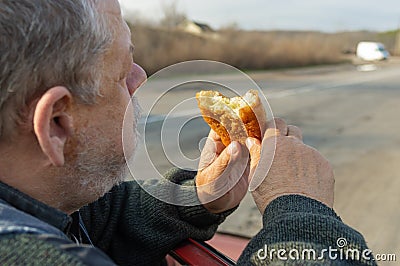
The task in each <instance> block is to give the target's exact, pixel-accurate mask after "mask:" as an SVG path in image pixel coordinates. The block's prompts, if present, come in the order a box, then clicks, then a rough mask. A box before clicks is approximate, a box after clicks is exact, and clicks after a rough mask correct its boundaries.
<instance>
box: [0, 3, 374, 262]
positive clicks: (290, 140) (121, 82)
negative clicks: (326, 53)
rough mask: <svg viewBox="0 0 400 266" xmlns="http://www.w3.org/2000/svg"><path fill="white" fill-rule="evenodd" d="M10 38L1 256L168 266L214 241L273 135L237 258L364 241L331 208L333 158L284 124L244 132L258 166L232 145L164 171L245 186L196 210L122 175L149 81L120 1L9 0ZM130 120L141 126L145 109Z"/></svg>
mask: <svg viewBox="0 0 400 266" xmlns="http://www.w3.org/2000/svg"><path fill="white" fill-rule="evenodd" d="M0 35H1V41H0V49H1V54H0V96H1V98H0V152H1V155H2V156H1V158H0V181H1V182H0V263H1V264H17V265H18V264H19V265H25V264H29V263H33V264H49V265H60V264H62V265H66V264H68V265H82V264H88V265H112V264H114V263H117V264H126V265H127V264H131V265H157V264H160V263H162V261H163V258H164V257H165V255H166V253H167V252H168V251H169V250H170V249H172V248H173V247H174V246H175V245H176V244H177V243H179V242H180V241H182V240H183V239H186V238H189V237H192V238H196V239H200V240H205V239H209V238H210V237H212V235H213V234H214V233H215V230H216V228H217V226H218V224H219V223H221V222H222V221H223V220H224V218H225V217H226V216H227V215H229V214H230V213H231V212H232V210H233V209H234V208H235V207H236V206H237V205H238V204H239V203H240V201H241V199H242V198H243V196H244V195H245V193H246V190H247V187H248V181H249V177H252V176H254V175H260V174H261V175H262V174H263V173H264V174H265V171H263V167H262V163H260V164H259V160H260V155H262V151H265V150H269V149H270V148H269V146H271V145H272V141H271V139H274V138H275V137H276V139H277V140H278V146H277V151H276V157H275V161H274V163H273V165H272V168H271V170H270V172H269V175H268V178H267V179H266V180H265V181H264V182H263V183H262V184H261V185H260V186H259V187H258V188H257V189H256V190H255V191H254V192H253V197H254V200H255V202H256V204H257V206H258V207H259V209H260V211H261V212H262V213H263V214H264V229H263V230H261V231H260V233H259V234H258V235H257V236H256V237H255V238H254V239H253V240H252V242H251V243H250V245H249V246H248V247H247V248H246V250H245V251H244V253H243V255H242V257H241V259H240V261H239V263H243V264H247V263H250V262H253V263H268V259H269V258H266V257H265V258H264V256H263V255H264V254H265V253H266V252H267V248H265V250H264V246H265V245H268V250H270V248H276V247H281V248H284V249H288V248H291V247H293V246H295V247H297V248H298V249H299V250H300V251H301V250H302V249H305V248H307V247H308V248H309V247H314V248H315V249H316V250H317V251H319V250H322V249H324V248H326V247H327V246H328V245H333V244H334V241H335V240H336V238H338V237H345V238H347V240H348V241H349V243H350V244H351V245H352V247H356V248H359V249H362V248H366V247H365V241H364V240H363V238H362V236H361V235H359V234H358V233H357V232H355V231H354V230H352V229H351V228H349V227H347V226H345V225H344V224H343V223H342V222H341V221H340V218H339V217H338V216H336V214H335V213H334V211H333V210H332V209H331V208H332V205H333V183H334V180H333V174H332V170H331V168H330V166H329V163H328V162H327V161H326V160H325V159H324V158H323V157H322V156H321V155H320V154H319V153H318V152H317V151H315V150H313V149H312V148H310V147H308V146H306V145H304V144H303V143H302V141H301V132H300V130H299V129H298V128H296V127H293V126H287V125H286V124H285V123H284V122H283V121H282V120H277V121H276V127H275V128H269V129H268V130H267V132H266V134H265V137H264V140H263V142H262V143H260V142H259V141H257V140H255V139H248V142H247V144H248V145H247V146H248V147H247V148H248V150H249V151H250V157H251V164H250V169H249V171H248V170H245V171H243V173H242V172H241V171H239V172H238V171H233V170H232V169H235V167H230V166H232V165H233V166H234V165H243V160H244V159H247V153H246V151H247V149H246V148H245V147H242V146H240V145H239V144H238V143H235V142H234V143H232V144H231V145H230V146H229V147H228V148H225V149H223V150H222V151H220V152H221V153H220V154H219V156H218V158H216V160H215V161H213V162H212V163H211V164H210V165H209V166H207V168H205V169H203V170H202V171H199V172H198V173H194V172H189V171H183V170H179V169H174V170H171V171H170V172H169V173H168V174H167V175H166V178H167V179H169V180H172V181H173V182H175V183H179V184H184V185H185V186H184V187H183V188H182V189H187V190H188V191H189V192H188V193H189V194H191V193H190V192H193V193H194V194H195V195H196V189H195V187H196V186H195V185H196V184H197V185H198V184H204V183H209V182H210V181H213V180H217V179H218V177H219V176H220V174H221V171H224V170H226V171H231V172H230V174H229V175H228V177H227V178H228V179H229V178H237V179H239V182H238V183H237V185H236V186H234V187H233V188H232V189H231V190H230V191H229V192H228V193H226V194H225V195H222V197H220V198H218V199H215V200H212V201H204V200H202V197H201V195H200V194H201V193H199V192H200V190H198V191H197V193H199V195H198V198H199V199H200V200H199V199H198V198H197V197H195V198H196V200H197V201H198V205H196V206H192V207H182V206H172V205H170V204H167V203H163V202H161V201H159V200H157V199H155V198H153V197H151V196H150V195H148V194H147V193H146V192H144V191H143V190H142V189H141V187H140V186H139V185H138V183H136V182H123V183H121V182H122V181H123V178H122V177H123V176H124V172H123V170H122V169H124V165H125V159H124V154H123V149H122V141H121V130H122V121H123V117H124V113H125V109H126V107H127V106H128V103H129V102H130V100H131V95H133V93H134V92H135V90H136V89H137V88H138V87H139V86H140V84H141V83H142V82H143V81H144V80H145V79H146V75H145V73H144V71H143V70H142V69H141V68H140V67H139V66H138V65H136V64H134V63H133V61H132V57H131V54H130V53H131V43H130V40H131V36H130V32H129V29H128V27H127V25H126V24H125V22H124V21H123V19H122V17H121V13H120V7H119V4H118V1H117V0H82V1H69V0H18V1H2V2H1V3H0ZM133 102H134V104H133V110H132V111H134V112H132V113H135V112H136V111H137V110H138V109H139V108H138V106H137V104H136V100H135V99H133ZM130 118H131V122H132V124H133V125H135V123H136V121H135V120H136V119H137V118H138V115H137V114H135V115H132V116H131V117H130ZM131 130H132V131H131V132H128V134H131V139H132V140H133V141H132V143H131V148H132V150H134V147H135V137H136V136H135V129H134V127H132V129H131ZM210 137H211V139H213V140H214V141H215V142H218V141H220V140H219V139H218V137H217V136H216V135H215V133H213V132H211V133H210ZM261 145H263V149H261V147H262V146H261ZM264 148H265V149H264ZM205 152H210V151H205ZM266 156H268V154H266ZM288 157H290V158H291V161H290V163H289V162H288ZM257 167H258V168H257ZM264 170H265V169H264ZM224 177H226V176H224ZM221 182H229V180H228V181H224V180H222V181H221ZM158 185H159V186H163V183H160V184H158ZM107 192H109V193H107ZM208 192H209V193H211V194H212V193H214V191H212V189H211V191H208ZM171 193H174V192H171ZM189 194H188V195H189ZM261 251H262V252H261ZM322 258H323V259H324V260H327V259H329V257H327V255H326V254H324V255H323V256H322ZM300 259H301V258H300ZM360 261H363V262H369V261H366V260H365V259H364V260H362V259H360Z"/></svg>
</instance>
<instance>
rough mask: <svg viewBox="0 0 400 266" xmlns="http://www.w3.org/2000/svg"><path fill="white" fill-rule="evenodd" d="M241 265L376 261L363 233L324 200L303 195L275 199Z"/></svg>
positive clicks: (241, 260)
mask: <svg viewBox="0 0 400 266" xmlns="http://www.w3.org/2000/svg"><path fill="white" fill-rule="evenodd" d="M238 265H376V263H375V262H374V259H373V256H372V253H371V251H370V250H369V249H368V247H367V245H366V242H365V240H364V238H363V236H362V235H361V234H360V233H358V232H357V231H355V230H354V229H352V228H350V227H349V226H347V225H345V224H344V223H343V222H342V221H341V219H340V217H339V216H337V215H336V213H335V212H334V211H333V210H332V209H331V208H329V207H327V206H326V205H325V204H323V203H321V202H319V201H316V200H313V199H310V198H308V197H304V196H300V195H288V196H282V197H279V198H277V199H275V200H274V201H272V202H271V203H270V204H269V205H268V206H267V208H266V210H265V213H264V215H263V229H262V230H261V231H260V232H259V233H258V234H257V235H256V236H255V237H254V238H253V239H252V240H251V241H250V243H249V244H248V246H247V247H246V249H245V250H244V252H243V253H242V255H241V257H240V258H239V261H238Z"/></svg>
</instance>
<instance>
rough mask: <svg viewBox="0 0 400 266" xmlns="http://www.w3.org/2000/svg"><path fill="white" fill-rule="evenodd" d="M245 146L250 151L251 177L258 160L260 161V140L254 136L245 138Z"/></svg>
mask: <svg viewBox="0 0 400 266" xmlns="http://www.w3.org/2000/svg"><path fill="white" fill-rule="evenodd" d="M246 146H247V148H248V149H249V152H250V175H249V178H250V179H251V177H252V176H253V175H254V171H255V170H256V168H257V165H258V162H259V161H260V156H261V142H260V141H259V140H258V139H256V138H247V139H246ZM249 181H250V180H249Z"/></svg>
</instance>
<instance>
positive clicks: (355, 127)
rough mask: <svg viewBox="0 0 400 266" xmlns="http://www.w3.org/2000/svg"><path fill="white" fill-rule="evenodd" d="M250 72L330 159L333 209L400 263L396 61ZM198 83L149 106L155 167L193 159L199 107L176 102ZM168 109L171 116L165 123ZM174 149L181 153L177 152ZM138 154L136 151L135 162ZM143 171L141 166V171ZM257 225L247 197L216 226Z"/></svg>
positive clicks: (279, 112)
mask: <svg viewBox="0 0 400 266" xmlns="http://www.w3.org/2000/svg"><path fill="white" fill-rule="evenodd" d="M249 75H250V76H251V77H252V78H253V79H254V80H255V81H256V83H257V84H258V85H259V86H260V87H261V89H262V91H263V92H264V93H265V95H266V96H267V99H268V102H269V104H270V106H271V110H272V111H273V114H274V115H275V116H276V117H282V118H284V119H286V121H287V122H288V123H290V124H294V125H297V126H299V127H301V128H302V130H303V135H304V141H305V143H307V144H308V145H311V146H313V147H315V148H317V149H318V150H319V151H320V152H321V153H322V154H323V155H324V156H326V157H327V158H328V160H329V161H330V162H331V163H332V165H333V167H334V170H335V177H336V184H335V210H336V211H337V213H338V214H339V215H340V216H341V218H342V219H343V221H344V222H345V223H347V224H348V225H350V226H352V227H354V228H356V229H357V230H358V231H360V232H361V233H362V234H363V235H364V237H365V239H366V240H367V243H368V245H369V247H370V248H371V249H372V250H373V252H374V253H375V254H378V253H381V254H386V253H396V255H397V260H398V261H400V192H399V190H400V174H399V173H400V122H399V119H398V116H399V114H400V60H398V59H393V60H391V61H389V62H383V63H378V64H376V65H358V66H356V65H350V64H349V65H340V66H326V67H311V68H303V69H292V70H282V71H269V72H254V73H250V74H249ZM218 79H219V80H220V82H221V83H224V82H228V81H229V84H230V85H232V84H234V86H237V87H241V86H246V87H245V88H246V90H247V89H248V88H249V86H248V83H247V81H245V82H243V80H242V79H239V78H237V77H236V76H235V75H220V76H219V77H218ZM150 81H151V79H150ZM169 81H170V80H169ZM235 82H236V83H235ZM172 83H174V82H172ZM172 83H171V84H172ZM163 86H167V87H168V86H170V83H168V82H167V81H166V80H163V79H159V80H156V81H155V82H153V83H152V82H149V86H148V88H146V91H144V92H143V94H142V95H139V100H140V101H141V102H142V104H143V105H144V109H145V113H146V111H148V110H149V108H150V107H151V105H154V99H156V98H157V97H159V96H160V92H162V90H163V89H162V88H163ZM242 88H243V87H242ZM198 89H199V87H198V86H197V87H196V86H193V87H188V88H180V89H178V90H174V91H170V92H169V93H168V94H167V95H166V96H165V97H164V98H162V99H161V100H160V101H158V102H157V104H156V105H155V108H153V111H152V113H151V121H150V123H148V124H147V125H146V132H145V134H144V136H145V138H146V146H147V152H148V153H147V156H148V157H151V160H152V161H153V163H154V165H155V168H156V169H157V171H159V172H163V171H165V170H166V169H168V168H169V167H170V166H173V165H178V166H181V167H187V168H190V167H192V166H195V164H196V158H198V156H199V154H200V153H199V148H198V146H199V144H198V143H199V142H201V140H202V138H204V137H205V136H206V135H207V132H208V127H207V125H205V124H204V123H203V122H202V121H201V119H200V118H195V117H196V116H198V115H196V114H198V111H197V108H196V106H195V104H194V102H193V101H188V102H187V103H186V105H185V104H183V105H179V103H180V102H182V101H184V99H186V98H190V97H193V96H194V93H195V91H196V90H198ZM200 89H202V88H200ZM167 96H168V97H169V98H168V97H167ZM171 106H178V107H179V108H175V109H174V108H171ZM181 107H182V108H181ZM171 110H172V112H171ZM177 110H178V111H177ZM168 112H170V113H172V114H173V115H172V116H171V117H173V118H174V119H169V120H170V121H172V122H170V123H169V125H168V126H167V127H165V124H164V127H163V126H162V125H163V124H162V121H163V118H164V117H165V115H166V114H167V113H168ZM270 115H271V114H270ZM178 120H180V122H177V121H178ZM173 121H175V122H173ZM182 121H185V122H182ZM161 128H163V130H161ZM177 129H179V130H178V131H179V132H178V131H177ZM160 139H162V140H163V141H161V140H160ZM160 147H163V149H161V148H160ZM178 150H179V151H180V153H179V154H180V156H182V157H179V156H177V157H176V158H175V157H174V155H173V154H177V151H178ZM165 154H167V155H165ZM143 157H145V156H144V151H143V150H141V151H139V156H138V157H137V163H138V164H139V165H141V164H142V160H143ZM182 158H186V159H188V158H189V160H186V161H185V160H184V159H182ZM188 161H189V162H188ZM148 172H149V169H148V168H146V169H143V171H142V172H141V173H140V174H141V175H142V174H143V175H146V174H147V173H148ZM260 227H261V216H260V214H259V212H258V210H257V208H256V207H255V206H254V204H253V202H252V200H251V197H250V196H247V197H246V198H245V200H244V201H243V202H242V204H241V205H240V207H239V209H238V210H237V211H236V213H234V214H233V215H232V216H231V217H229V218H228V219H227V220H226V222H224V224H222V225H221V226H220V230H221V231H225V232H232V233H236V234H240V235H245V236H253V235H254V234H256V233H257V232H258V230H259V229H260ZM381 264H385V265H389V264H390V263H387V262H386V263H383V262H382V263H381ZM392 264H393V265H394V264H395V263H392Z"/></svg>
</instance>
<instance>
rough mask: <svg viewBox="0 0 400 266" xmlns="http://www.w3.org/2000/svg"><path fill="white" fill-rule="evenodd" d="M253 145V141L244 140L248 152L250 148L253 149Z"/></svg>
mask: <svg viewBox="0 0 400 266" xmlns="http://www.w3.org/2000/svg"><path fill="white" fill-rule="evenodd" d="M253 145H254V139H252V138H247V139H246V146H247V148H248V149H249V150H250V149H251V147H253Z"/></svg>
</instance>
